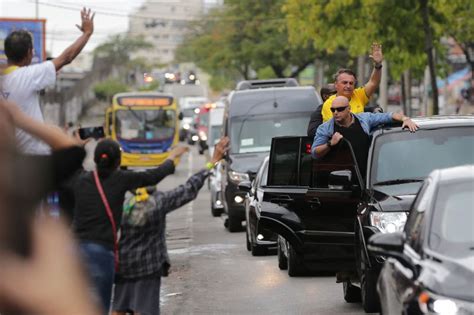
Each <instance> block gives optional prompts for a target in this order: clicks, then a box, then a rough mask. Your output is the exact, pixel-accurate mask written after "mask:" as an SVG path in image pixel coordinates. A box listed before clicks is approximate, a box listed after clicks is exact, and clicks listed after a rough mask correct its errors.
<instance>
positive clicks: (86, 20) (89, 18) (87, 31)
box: [52, 8, 95, 71]
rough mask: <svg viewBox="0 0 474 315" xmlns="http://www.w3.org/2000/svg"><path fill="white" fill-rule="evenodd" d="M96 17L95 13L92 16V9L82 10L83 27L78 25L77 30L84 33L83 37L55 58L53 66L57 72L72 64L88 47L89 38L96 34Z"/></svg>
mask: <svg viewBox="0 0 474 315" xmlns="http://www.w3.org/2000/svg"><path fill="white" fill-rule="evenodd" d="M94 16H95V13H93V14H92V15H91V9H88V10H87V9H86V8H84V9H82V11H81V26H79V25H77V24H76V26H77V28H78V29H79V30H80V31H81V32H82V35H81V36H80V37H79V38H78V39H76V41H75V42H74V43H72V45H71V46H69V47H68V48H66V49H65V50H64V51H63V52H62V53H61V55H59V56H58V57H56V58H54V59H53V60H52V61H53V64H54V66H55V68H56V71H58V70H60V69H61V68H62V67H64V66H65V65H67V64H69V63H71V62H72V61H73V60H74V58H76V56H77V55H79V53H80V52H81V51H82V49H83V48H84V46H86V44H87V42H88V41H89V38H90V37H91V35H92V33H93V32H94Z"/></svg>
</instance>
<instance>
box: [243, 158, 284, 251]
mask: <svg viewBox="0 0 474 315" xmlns="http://www.w3.org/2000/svg"><path fill="white" fill-rule="evenodd" d="M267 176H268V156H267V157H265V159H264V160H263V162H262V165H260V167H259V169H258V171H257V176H256V177H255V179H254V180H253V181H252V182H249V181H244V182H241V183H240V184H239V189H240V190H242V191H247V192H248V194H247V195H246V196H245V201H244V204H245V218H246V221H247V228H246V231H245V239H246V244H247V250H248V251H251V252H252V255H253V256H262V255H266V254H268V253H270V251H271V250H275V249H276V245H277V244H276V240H277V234H275V233H274V232H272V231H270V230H267V229H265V228H262V227H261V226H260V224H259V220H260V212H261V210H262V204H263V203H264V201H263V198H262V197H263V192H264V190H265V186H266V184H267Z"/></svg>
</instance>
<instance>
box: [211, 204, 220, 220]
mask: <svg viewBox="0 0 474 315" xmlns="http://www.w3.org/2000/svg"><path fill="white" fill-rule="evenodd" d="M211 213H212V216H213V217H220V216H221V214H222V209H216V208H214V207H213V206H212V205H211Z"/></svg>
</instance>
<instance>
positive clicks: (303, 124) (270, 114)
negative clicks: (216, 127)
mask: <svg viewBox="0 0 474 315" xmlns="http://www.w3.org/2000/svg"><path fill="white" fill-rule="evenodd" d="M320 103H321V98H320V97H319V95H318V94H317V93H316V91H315V89H314V88H313V87H309V86H308V87H298V86H297V82H296V80H294V79H275V80H255V81H242V82H240V83H239V84H238V85H237V88H236V90H235V91H233V92H231V93H230V94H229V96H228V98H227V99H226V107H225V112H224V121H223V131H224V136H228V137H229V138H230V142H231V145H230V151H229V153H228V154H227V155H226V157H225V158H224V160H223V161H222V170H221V174H222V190H221V191H222V200H223V202H224V212H225V213H226V214H227V220H226V221H225V222H226V223H225V224H226V227H227V228H228V230H229V231H230V232H236V231H241V230H242V221H244V220H245V207H244V197H245V195H246V192H244V191H241V190H240V189H238V184H239V182H241V181H244V180H247V181H252V180H253V178H254V177H255V174H256V172H257V169H258V167H259V165H260V164H261V163H262V161H263V159H264V158H265V156H267V155H268V152H269V151H270V144H271V139H272V137H275V136H282V135H305V134H306V128H307V126H308V122H309V117H310V115H311V113H312V112H313V111H314V109H315V108H316V107H317V105H318V104H320Z"/></svg>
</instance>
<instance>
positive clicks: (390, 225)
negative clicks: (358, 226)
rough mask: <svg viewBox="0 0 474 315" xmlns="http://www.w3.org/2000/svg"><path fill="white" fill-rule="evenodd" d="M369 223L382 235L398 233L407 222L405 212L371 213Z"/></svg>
mask: <svg viewBox="0 0 474 315" xmlns="http://www.w3.org/2000/svg"><path fill="white" fill-rule="evenodd" d="M370 222H371V224H372V225H373V226H375V227H377V228H378V229H379V230H380V231H381V232H382V233H393V232H400V231H402V230H403V227H404V226H405V223H406V222H407V214H406V212H371V213H370Z"/></svg>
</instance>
